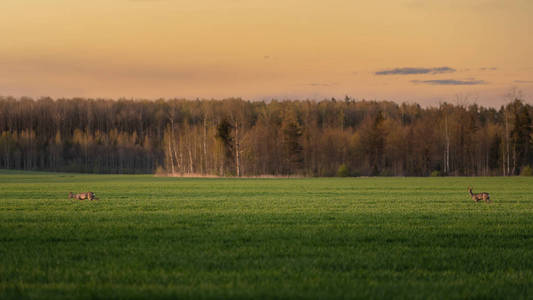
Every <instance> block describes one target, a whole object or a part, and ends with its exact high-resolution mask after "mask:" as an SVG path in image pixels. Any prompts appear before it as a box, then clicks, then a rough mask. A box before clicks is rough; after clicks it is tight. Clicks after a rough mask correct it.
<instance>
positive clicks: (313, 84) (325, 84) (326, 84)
mask: <svg viewBox="0 0 533 300" xmlns="http://www.w3.org/2000/svg"><path fill="white" fill-rule="evenodd" d="M307 85H309V86H331V84H330V83H320V82H311V83H309V84H307Z"/></svg>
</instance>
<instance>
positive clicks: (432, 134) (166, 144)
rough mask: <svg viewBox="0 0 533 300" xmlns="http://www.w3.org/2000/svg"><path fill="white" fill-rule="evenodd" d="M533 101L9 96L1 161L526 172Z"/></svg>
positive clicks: (126, 169)
mask: <svg viewBox="0 0 533 300" xmlns="http://www.w3.org/2000/svg"><path fill="white" fill-rule="evenodd" d="M532 117H533V107H532V106H531V105H530V104H527V103H525V102H524V101H523V100H521V99H518V98H517V99H514V100H513V101H510V102H509V103H507V104H506V105H503V106H501V107H500V108H499V109H496V108H491V107H483V106H479V105H477V104H471V105H459V104H455V105H454V104H449V103H442V104H440V105H439V106H433V107H422V106H420V105H418V104H412V103H403V104H397V103H394V102H388V101H379V102H378V101H364V100H362V101H358V100H355V99H351V98H349V97H346V98H345V99H342V100H337V99H330V100H323V101H311V100H306V101H274V100H273V101H267V102H265V101H245V100H242V99H225V100H195V101H192V100H181V99H174V100H155V101H149V100H126V99H122V100H103V99H78V98H76V99H56V100H55V99H50V98H42V99H38V100H33V99H30V98H12V97H0V168H4V169H22V170H46V171H68V172H90V173H154V172H156V171H157V172H165V173H171V174H180V175H188V174H194V175H220V176H259V175H281V176H292V175H298V176H336V175H340V176H428V175H447V176H474V175H483V176H490V175H504V176H507V175H518V174H520V172H524V170H528V167H527V166H529V165H532V164H533V149H532V145H533V125H532ZM529 170H530V169H529Z"/></svg>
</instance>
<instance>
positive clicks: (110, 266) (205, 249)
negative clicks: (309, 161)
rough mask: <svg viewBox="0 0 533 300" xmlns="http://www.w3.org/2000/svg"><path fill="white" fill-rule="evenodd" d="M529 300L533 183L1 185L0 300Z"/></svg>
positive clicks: (125, 179) (11, 181)
mask: <svg viewBox="0 0 533 300" xmlns="http://www.w3.org/2000/svg"><path fill="white" fill-rule="evenodd" d="M468 185H472V186H473V187H474V192H476V191H479V192H480V191H486V192H490V193H491V198H492V199H493V203H492V204H485V203H474V202H473V201H472V200H470V198H469V197H468V196H467V191H466V188H467V186H468ZM89 190H90V191H93V192H95V193H96V194H97V196H98V197H100V200H99V201H79V200H71V199H67V193H68V192H69V191H74V192H83V191H89ZM532 297H533V178H525V177H513V178H501V177H499V178H498V177H495V178H488V177H485V178H464V177H463V178H453V177H451V178H346V179H344V178H343V179H339V178H309V179H219V178H206V179H190V178H189V179H184V178H161V177H153V176H144V175H143V176H139V175H133V176H126V175H123V176H118V175H79V174H50V173H24V172H9V171H1V172H0V298H1V299H25V298H30V299H31V298H50V299H61V298H65V299H121V298H123V299H126V298H127V299H137V298H139V299H141V298H142V299H144V298H150V299H161V298H168V299H251V298H253V299H256V298H268V299H272V298H276V299H289V298H290V299H330V298H331V299H340V298H361V299H369V298H383V299H386V298H405V299H431V298H450V299H453V298H477V299H481V298H508V299H520V298H524V299H525V298H532Z"/></svg>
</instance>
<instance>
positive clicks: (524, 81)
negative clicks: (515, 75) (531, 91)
mask: <svg viewBox="0 0 533 300" xmlns="http://www.w3.org/2000/svg"><path fill="white" fill-rule="evenodd" d="M513 82H514V83H533V80H515V81H513Z"/></svg>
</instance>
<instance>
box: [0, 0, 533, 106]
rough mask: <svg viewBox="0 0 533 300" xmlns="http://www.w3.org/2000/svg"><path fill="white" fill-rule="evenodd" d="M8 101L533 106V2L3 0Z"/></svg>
mask: <svg viewBox="0 0 533 300" xmlns="http://www.w3.org/2000/svg"><path fill="white" fill-rule="evenodd" d="M0 11H1V12H2V13H1V15H2V17H1V18H0V95H2V96H15V97H21V96H29V97H35V98H38V97H44V96H50V97H53V98H61V97H90V98H115V99H116V98H147V99H156V98H188V99H196V98H201V99H204V98H207V99H211V98H215V99H222V98H228V97H241V98H244V99H250V100H270V99H280V100H282V99H316V100H321V99H324V98H331V97H336V98H341V99H343V98H344V97H345V96H350V97H352V98H356V99H367V100H391V101H396V102H417V103H420V104H423V105H436V104H438V103H441V102H451V103H455V102H462V104H464V103H474V102H475V103H478V104H481V105H486V106H499V105H501V104H503V103H505V102H507V101H508V100H509V99H507V98H508V96H506V95H508V94H509V91H511V90H514V91H519V92H520V93H521V95H522V98H524V100H526V101H527V102H529V103H532V100H533V38H531V37H533V17H532V16H533V1H531V0H501V1H500V0H431V1H429V0H428V1H425V0H358V1H355V0H329V1H314V0H269V1H266V0H261V1H259V0H90V1H89V0H1V1H0Z"/></svg>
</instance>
